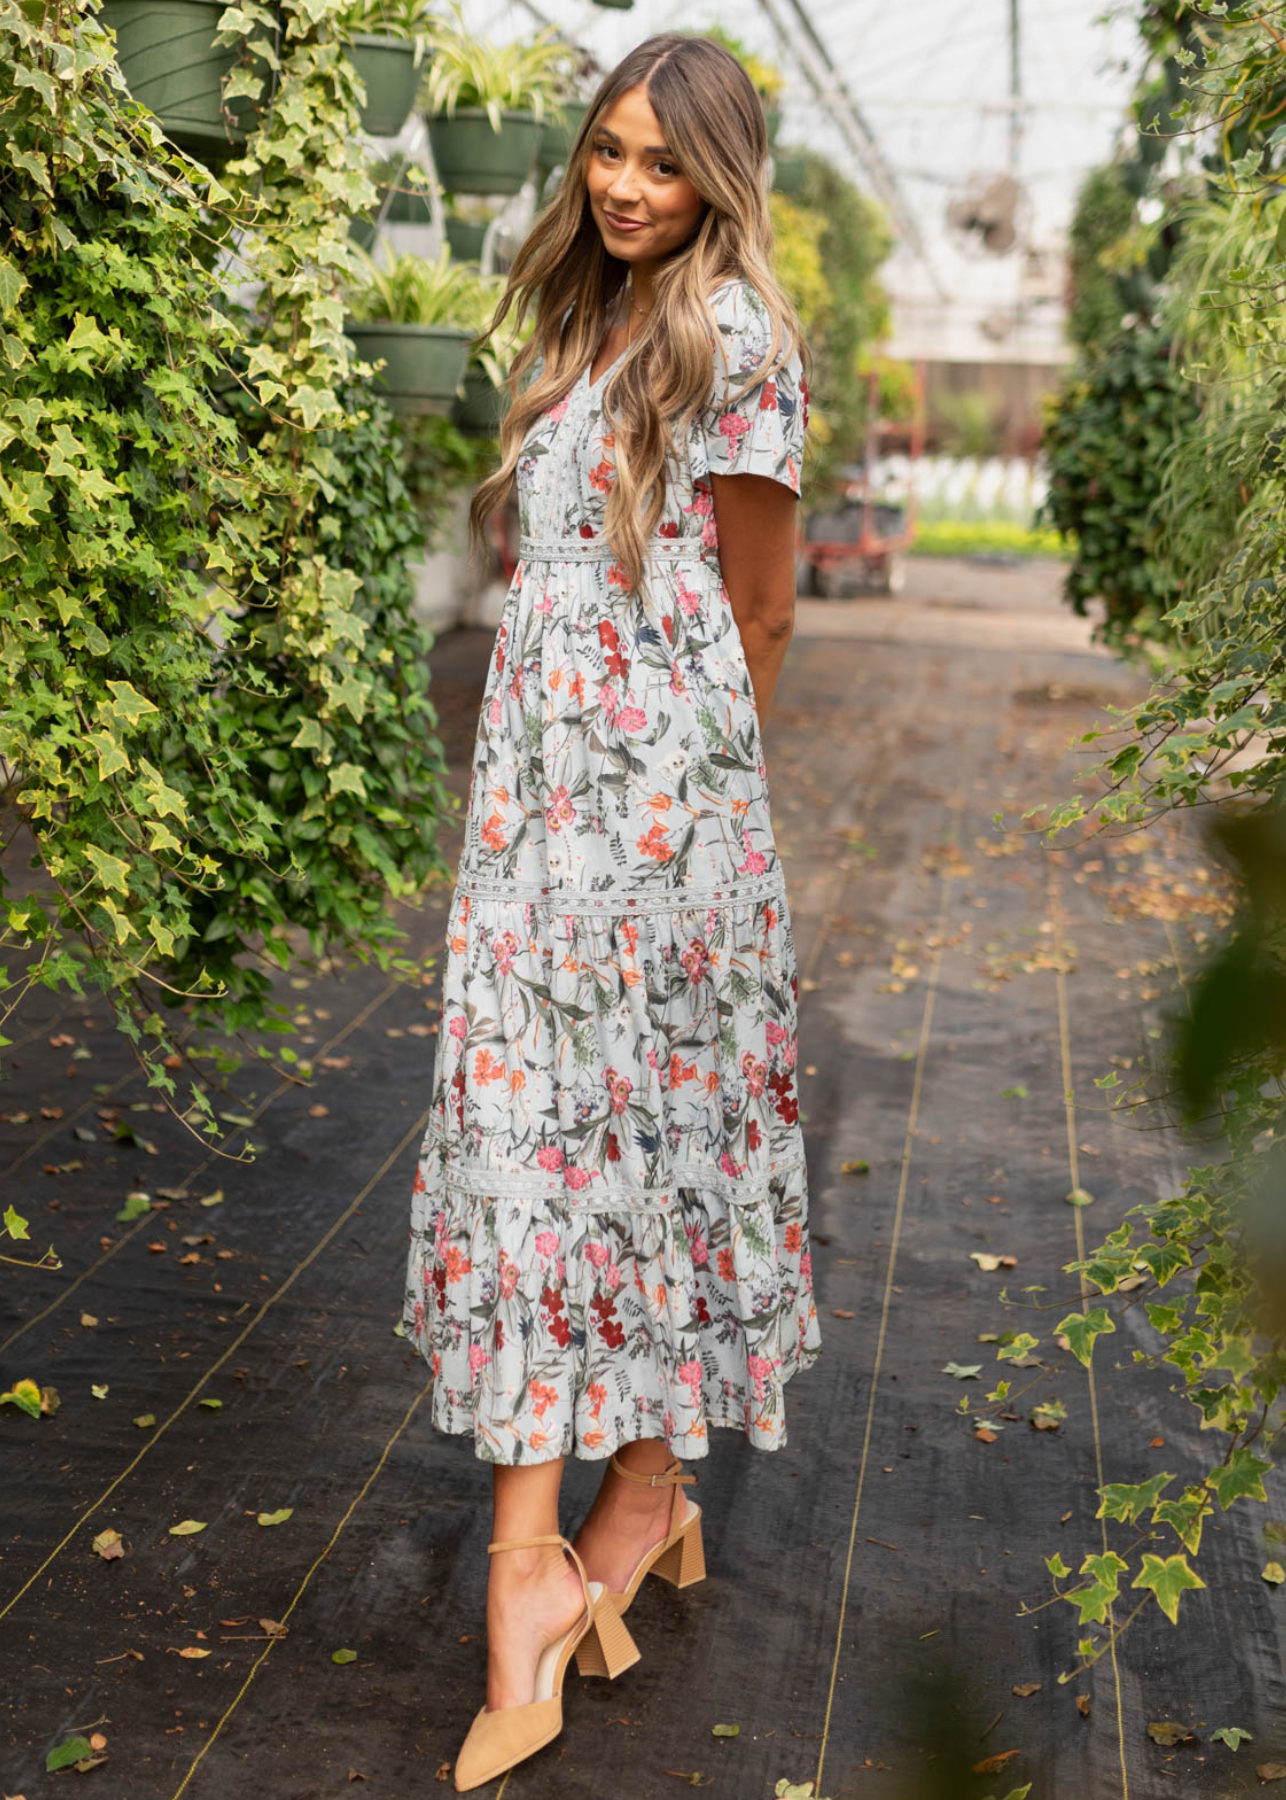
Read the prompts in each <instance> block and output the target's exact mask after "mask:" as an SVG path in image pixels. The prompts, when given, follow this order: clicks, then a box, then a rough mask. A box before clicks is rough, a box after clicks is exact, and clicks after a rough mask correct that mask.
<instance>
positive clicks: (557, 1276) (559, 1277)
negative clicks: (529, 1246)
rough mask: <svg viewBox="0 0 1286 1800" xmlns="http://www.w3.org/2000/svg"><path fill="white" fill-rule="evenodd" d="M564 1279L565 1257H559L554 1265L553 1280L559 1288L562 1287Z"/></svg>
mask: <svg viewBox="0 0 1286 1800" xmlns="http://www.w3.org/2000/svg"><path fill="white" fill-rule="evenodd" d="M566 1279H567V1261H566V1258H565V1257H562V1256H560V1257H559V1259H558V1261H557V1262H556V1263H555V1264H554V1280H555V1281H556V1282H557V1283H558V1285H559V1287H562V1285H563V1283H564V1282H565V1281H566Z"/></svg>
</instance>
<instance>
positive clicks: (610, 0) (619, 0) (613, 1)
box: [594, 0, 634, 12]
mask: <svg viewBox="0 0 1286 1800" xmlns="http://www.w3.org/2000/svg"><path fill="white" fill-rule="evenodd" d="M633 4H634V0H594V5H595V6H610V7H611V8H612V9H613V11H615V12H628V11H629V10H630V8H631V7H632V6H633Z"/></svg>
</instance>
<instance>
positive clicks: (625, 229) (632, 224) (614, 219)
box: [603, 207, 646, 235]
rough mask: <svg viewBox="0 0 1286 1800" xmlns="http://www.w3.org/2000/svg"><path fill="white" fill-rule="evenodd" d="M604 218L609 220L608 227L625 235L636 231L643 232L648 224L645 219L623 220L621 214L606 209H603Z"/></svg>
mask: <svg viewBox="0 0 1286 1800" xmlns="http://www.w3.org/2000/svg"><path fill="white" fill-rule="evenodd" d="M603 217H604V218H605V219H606V220H607V223H608V225H609V226H610V227H611V229H612V230H613V231H619V232H621V233H622V234H623V235H624V234H628V233H630V232H634V231H642V229H643V227H644V225H645V223H646V221H645V220H643V219H623V218H622V217H621V216H620V214H619V213H610V212H608V210H607V208H606V207H604V209H603Z"/></svg>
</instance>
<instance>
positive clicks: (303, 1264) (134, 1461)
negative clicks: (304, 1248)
mask: <svg viewBox="0 0 1286 1800" xmlns="http://www.w3.org/2000/svg"><path fill="white" fill-rule="evenodd" d="M430 1110H431V1108H428V1107H426V1108H425V1110H424V1111H423V1112H422V1113H421V1114H420V1117H419V1119H418V1121H417V1122H416V1123H415V1124H414V1125H412V1126H411V1128H410V1130H409V1131H408V1132H407V1133H406V1135H405V1136H404V1137H403V1138H402V1140H401V1141H400V1143H399V1144H398V1145H397V1147H396V1148H395V1149H393V1150H391V1151H390V1152H389V1154H388V1155H387V1156H386V1157H385V1159H384V1161H383V1162H382V1163H381V1164H380V1166H379V1168H378V1169H377V1170H376V1171H375V1173H374V1175H372V1176H371V1178H370V1180H369V1181H368V1182H367V1183H366V1185H365V1187H363V1188H362V1190H361V1192H360V1193H359V1194H358V1195H357V1196H356V1198H355V1199H353V1200H351V1201H350V1202H349V1204H348V1205H347V1206H346V1207H345V1208H344V1210H343V1212H342V1213H340V1215H339V1217H338V1218H337V1219H336V1220H335V1222H334V1224H333V1225H331V1226H330V1228H329V1229H328V1230H327V1231H326V1232H325V1233H324V1234H323V1235H322V1236H321V1237H320V1238H319V1239H318V1240H317V1242H316V1243H315V1244H314V1245H313V1247H312V1249H311V1250H310V1251H309V1252H308V1254H307V1255H306V1256H305V1257H303V1259H302V1260H301V1261H300V1262H298V1263H296V1264H295V1267H294V1268H293V1269H292V1270H291V1271H290V1274H289V1275H288V1276H287V1277H286V1279H285V1280H284V1281H283V1282H282V1284H281V1286H280V1287H279V1288H277V1290H276V1292H275V1293H272V1294H270V1295H269V1296H268V1298H267V1299H266V1300H265V1301H264V1303H263V1305H262V1306H261V1307H260V1308H259V1310H258V1312H257V1313H256V1314H255V1316H254V1317H253V1319H251V1320H250V1321H249V1322H248V1323H247V1324H246V1326H245V1327H244V1329H243V1330H241V1331H240V1332H238V1334H237V1336H236V1337H235V1338H234V1339H233V1340H232V1342H231V1343H230V1344H229V1345H228V1347H227V1349H226V1350H225V1351H224V1352H223V1354H222V1356H219V1357H217V1358H216V1359H215V1361H214V1362H212V1363H211V1365H210V1367H209V1368H208V1369H207V1370H206V1372H205V1374H204V1375H202V1377H201V1379H200V1380H199V1381H198V1382H197V1384H196V1386H195V1387H193V1388H192V1389H191V1390H190V1392H189V1393H188V1395H187V1397H186V1399H184V1400H181V1401H180V1402H179V1404H178V1406H176V1407H175V1409H174V1411H173V1412H172V1413H171V1414H170V1416H169V1418H168V1419H167V1420H166V1421H165V1423H164V1424H163V1425H158V1426H157V1428H156V1430H155V1431H153V1433H152V1434H151V1436H150V1437H149V1438H148V1439H147V1441H146V1442H145V1443H144V1444H143V1446H142V1448H141V1449H140V1450H139V1452H138V1455H137V1456H134V1457H132V1458H131V1459H130V1461H129V1462H128V1463H127V1464H126V1465H125V1467H124V1468H123V1469H122V1470H121V1472H120V1474H119V1475H117V1476H116V1477H115V1478H114V1480H112V1481H110V1482H109V1483H108V1485H107V1486H106V1487H105V1488H104V1489H103V1491H102V1493H101V1494H100V1495H99V1496H98V1498H97V1500H95V1501H94V1502H93V1504H92V1505H91V1506H88V1507H86V1509H85V1511H84V1512H83V1513H82V1514H81V1515H80V1517H79V1519H77V1520H76V1523H75V1524H74V1525H73V1526H72V1527H71V1529H70V1531H68V1532H67V1533H66V1535H65V1536H64V1537H63V1538H62V1539H61V1541H60V1542H59V1543H57V1544H55V1546H54V1548H53V1549H52V1550H51V1551H50V1552H49V1554H48V1556H47V1557H46V1558H45V1560H44V1561H43V1562H42V1563H41V1564H40V1566H39V1567H38V1568H37V1569H35V1570H34V1571H33V1572H32V1574H31V1575H29V1576H28V1578H27V1580H26V1581H24V1582H23V1584H22V1586H21V1587H20V1588H19V1589H18V1591H17V1593H16V1594H14V1595H13V1596H12V1598H11V1599H9V1600H7V1601H6V1602H5V1604H4V1605H3V1606H2V1607H0V1619H3V1618H4V1617H5V1616H6V1615H7V1614H8V1613H9V1612H11V1611H12V1610H13V1608H14V1607H15V1606H16V1605H17V1604H18V1602H19V1600H21V1599H22V1596H23V1595H24V1594H25V1593H26V1592H27V1589H28V1588H29V1587H31V1585H32V1583H33V1582H35V1581H38V1580H39V1579H40V1577H41V1576H42V1575H43V1574H44V1572H45V1570H46V1569H47V1568H48V1567H49V1565H50V1563H52V1562H53V1560H54V1558H55V1557H56V1556H59V1555H60V1554H61V1553H62V1551H64V1550H65V1549H66V1548H67V1546H68V1544H69V1543H70V1542H71V1540H72V1539H73V1538H74V1537H75V1535H76V1533H77V1532H78V1531H79V1530H80V1528H81V1526H82V1525H83V1524H84V1523H85V1521H86V1520H87V1519H89V1518H92V1517H93V1515H94V1513H96V1512H97V1511H98V1509H99V1507H100V1506H101V1505H102V1504H103V1502H104V1501H105V1500H107V1499H109V1498H110V1496H111V1495H112V1494H114V1493H115V1491H116V1489H117V1488H118V1487H119V1486H120V1485H121V1483H122V1482H123V1481H124V1480H125V1478H126V1477H127V1476H128V1475H130V1474H132V1473H133V1471H134V1470H135V1469H136V1468H137V1467H138V1465H139V1464H140V1463H141V1462H142V1460H143V1458H144V1457H145V1456H146V1455H148V1453H149V1452H150V1451H151V1450H153V1449H154V1448H155V1446H156V1445H157V1444H158V1443H159V1442H160V1440H161V1438H162V1437H164V1435H165V1433H166V1432H167V1431H168V1430H169V1429H170V1426H171V1425H173V1423H174V1421H175V1420H176V1419H177V1418H179V1417H180V1416H181V1415H182V1414H183V1413H185V1412H186V1411H187V1409H188V1407H189V1406H191V1404H192V1402H193V1401H194V1400H195V1398H196V1396H197V1395H198V1394H199V1393H200V1392H201V1389H202V1388H203V1387H204V1386H205V1384H206V1382H207V1381H209V1379H210V1377H211V1376H212V1375H215V1374H217V1373H218V1371H219V1370H220V1369H221V1368H222V1367H223V1365H224V1363H225V1362H227V1360H228V1358H229V1357H230V1356H231V1355H232V1354H233V1353H234V1352H235V1351H236V1350H238V1349H240V1347H241V1345H242V1344H243V1343H244V1342H245V1340H246V1339H247V1338H248V1337H249V1336H250V1333H251V1332H252V1331H253V1330H254V1329H255V1327H256V1326H257V1325H258V1324H259V1322H260V1320H261V1319H262V1318H263V1317H264V1315H265V1314H266V1313H267V1312H268V1311H269V1309H270V1308H271V1307H273V1306H275V1305H276V1304H277V1302H278V1300H280V1299H281V1297H282V1295H283V1294H285V1293H286V1292H287V1291H288V1290H289V1289H290V1288H291V1287H293V1286H294V1284H295V1282H296V1281H297V1280H298V1278H299V1276H300V1275H302V1274H303V1272H304V1270H305V1269H306V1268H307V1267H308V1265H309V1264H310V1263H311V1262H313V1261H314V1260H315V1259H316V1258H317V1257H318V1256H320V1254H321V1252H322V1251H323V1250H324V1249H325V1248H326V1246H327V1244H329V1243H330V1241H331V1239H332V1238H333V1237H334V1236H335V1233H336V1232H337V1231H339V1230H340V1228H341V1227H342V1226H343V1225H345V1224H347V1222H348V1220H349V1219H351V1218H352V1216H353V1214H354V1213H355V1212H356V1211H357V1208H358V1207H359V1206H360V1205H361V1203H362V1201H363V1200H365V1199H366V1197H367V1195H368V1194H369V1193H370V1192H371V1190H372V1188H374V1187H375V1186H376V1185H377V1184H378V1183H379V1182H380V1181H382V1180H383V1178H384V1176H385V1175H386V1174H387V1172H388V1170H389V1169H390V1168H391V1167H392V1165H393V1164H394V1163H395V1162H396V1161H397V1159H398V1157H399V1156H401V1154H402V1152H403V1150H405V1149H406V1146H407V1145H408V1144H409V1143H411V1142H412V1140H413V1139H415V1138H416V1137H417V1135H422V1134H423V1132H424V1128H425V1126H426V1125H427V1124H428V1120H429V1112H430Z"/></svg>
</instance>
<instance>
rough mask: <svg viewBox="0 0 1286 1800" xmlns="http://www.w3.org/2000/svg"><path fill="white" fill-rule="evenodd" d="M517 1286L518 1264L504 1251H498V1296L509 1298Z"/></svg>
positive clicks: (503, 1298)
mask: <svg viewBox="0 0 1286 1800" xmlns="http://www.w3.org/2000/svg"><path fill="white" fill-rule="evenodd" d="M517 1286H518V1265H517V1263H516V1262H515V1261H514V1259H513V1257H512V1256H510V1255H509V1254H508V1253H507V1252H506V1251H504V1250H502V1251H501V1252H500V1298H501V1299H502V1300H510V1299H512V1298H513V1295H514V1292H515V1290H516V1288H517Z"/></svg>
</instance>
